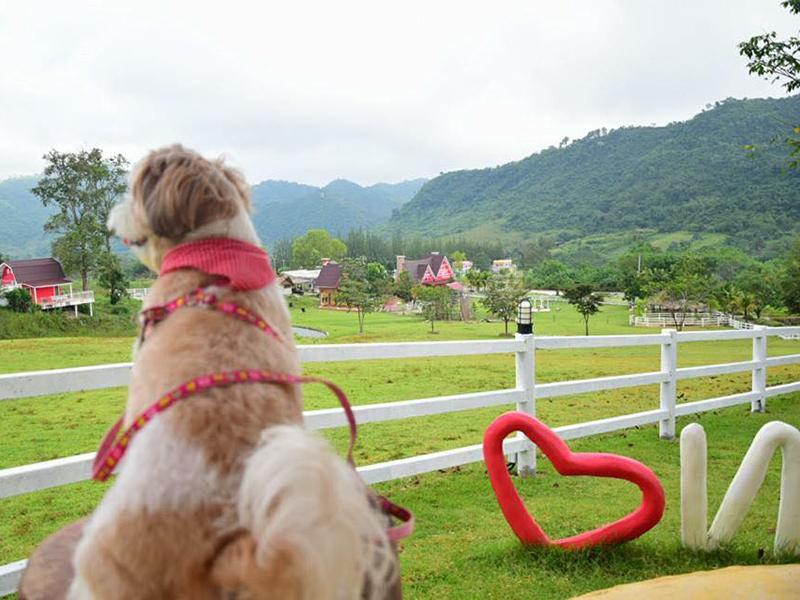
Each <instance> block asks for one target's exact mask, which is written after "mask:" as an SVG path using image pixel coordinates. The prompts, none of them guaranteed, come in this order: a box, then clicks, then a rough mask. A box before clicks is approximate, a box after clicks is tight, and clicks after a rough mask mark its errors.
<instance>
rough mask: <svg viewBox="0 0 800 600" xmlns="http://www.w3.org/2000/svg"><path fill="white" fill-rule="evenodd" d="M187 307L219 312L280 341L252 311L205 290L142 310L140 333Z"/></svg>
mask: <svg viewBox="0 0 800 600" xmlns="http://www.w3.org/2000/svg"><path fill="white" fill-rule="evenodd" d="M187 307H196V308H208V309H211V310H216V311H219V312H221V313H224V314H226V315H228V316H229V317H233V318H234V319H238V320H239V321H243V322H245V323H247V324H249V325H253V326H255V327H258V328H259V329H260V330H261V331H263V332H264V333H266V334H268V335H271V336H272V337H274V338H277V339H281V336H280V334H279V333H278V332H277V331H275V330H274V329H273V328H272V327H271V326H270V325H269V323H267V322H266V321H265V320H264V319H262V318H261V317H259V316H258V315H256V314H255V313H253V312H252V311H249V310H247V309H246V308H244V307H243V306H239V305H238V304H235V303H233V302H220V301H219V298H217V296H216V295H215V294H211V293H209V292H208V291H207V289H206V288H197V289H196V290H194V291H192V292H189V293H188V294H184V295H183V296H180V297H179V298H175V299H174V300H171V301H169V302H167V303H166V304H161V305H159V306H153V307H151V308H147V309H145V310H143V311H142V312H141V313H140V315H139V319H140V321H141V324H142V331H145V329H146V328H147V326H148V325H150V324H151V323H158V322H159V321H163V320H164V319H166V318H167V317H168V316H170V315H171V314H172V313H174V312H175V311H177V310H179V309H181V308H187Z"/></svg>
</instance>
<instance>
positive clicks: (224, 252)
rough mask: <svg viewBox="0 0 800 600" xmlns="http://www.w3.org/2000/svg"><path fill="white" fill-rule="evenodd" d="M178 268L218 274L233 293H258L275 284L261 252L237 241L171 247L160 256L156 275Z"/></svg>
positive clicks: (208, 241) (228, 240) (265, 256)
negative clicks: (256, 291) (158, 269)
mask: <svg viewBox="0 0 800 600" xmlns="http://www.w3.org/2000/svg"><path fill="white" fill-rule="evenodd" d="M179 269H196V270H198V271H202V272H203V273H207V274H208V275H218V276H219V277H220V278H222V279H224V281H222V282H220V283H223V284H225V285H227V286H229V287H231V288H232V289H234V290H236V291H250V290H260V289H261V288H264V287H266V286H268V285H269V284H270V283H272V282H273V281H275V278H276V275H275V271H273V269H272V264H271V263H270V260H269V255H268V254H267V252H266V251H265V250H263V249H262V248H259V247H257V246H253V245H252V244H248V243H247V242H242V241H241V240H234V239H231V238H209V239H205V240H198V241H196V242H187V243H185V244H181V245H180V246H175V247H174V248H172V249H171V250H170V251H169V252H167V253H166V255H165V256H164V260H163V261H162V263H161V272H160V273H159V276H161V275H166V274H167V273H172V272H173V271H177V270H179Z"/></svg>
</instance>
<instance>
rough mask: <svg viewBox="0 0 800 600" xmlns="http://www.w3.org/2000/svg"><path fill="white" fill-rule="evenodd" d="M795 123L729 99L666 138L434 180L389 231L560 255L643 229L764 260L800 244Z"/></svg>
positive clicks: (776, 105) (778, 105)
mask: <svg viewBox="0 0 800 600" xmlns="http://www.w3.org/2000/svg"><path fill="white" fill-rule="evenodd" d="M798 123H800V97H798V96H795V97H790V98H784V99H778V100H774V99H758V100H733V99H729V100H726V101H724V102H718V103H717V104H716V105H715V106H714V107H713V108H711V109H710V110H707V111H704V112H702V113H700V114H698V115H696V116H695V117H694V118H692V119H691V120H689V121H686V122H680V123H671V124H669V125H666V126H664V127H625V128H621V129H617V130H614V131H610V132H606V131H604V130H597V131H594V132H591V133H589V134H588V135H587V136H586V137H584V138H583V139H581V140H575V141H573V142H572V143H569V144H568V145H565V146H564V147H561V148H549V149H547V150H544V151H542V152H539V153H537V154H533V155H531V156H529V157H527V158H525V159H523V160H520V161H517V162H513V163H509V164H506V165H502V166H500V167H496V168H490V169H480V170H470V171H456V172H452V173H445V174H443V175H441V176H439V177H436V178H434V179H432V180H431V181H429V182H428V183H427V184H425V185H424V186H423V187H422V189H421V190H420V191H419V193H418V194H417V195H416V196H415V197H414V199H413V200H412V201H411V202H409V203H408V204H406V205H404V206H403V207H402V208H401V209H400V210H399V211H398V212H397V213H396V214H395V215H394V216H393V217H392V219H391V220H390V222H389V223H388V225H387V226H386V230H387V231H388V230H392V231H400V232H403V233H406V234H423V235H435V234H437V233H438V232H441V231H448V232H451V233H453V234H456V235H475V236H480V237H485V238H488V237H501V238H507V239H521V238H530V237H536V236H540V235H545V234H546V235H550V236H552V237H553V238H554V239H555V240H556V241H557V242H558V243H559V244H560V245H562V246H563V245H565V244H569V243H570V242H572V245H573V246H576V245H580V244H577V242H578V241H580V240H584V239H586V240H587V241H588V242H589V243H590V245H591V240H592V239H594V241H595V242H596V241H598V239H602V240H603V243H601V244H600V245H599V247H603V246H604V245H606V246H607V245H608V244H609V243H611V244H612V245H613V241H614V240H615V239H620V238H621V237H625V236H620V234H621V233H623V232H625V233H626V234H631V233H632V232H634V231H635V230H637V229H646V230H649V231H650V233H651V234H669V233H675V234H677V235H676V237H677V238H678V239H681V240H685V238H686V237H687V236H688V238H690V240H689V241H691V240H692V239H695V240H697V239H701V240H706V241H707V240H715V243H720V242H722V241H725V242H726V243H731V244H734V245H737V246H739V247H743V248H746V249H748V250H749V251H751V252H752V253H753V254H755V255H760V256H768V255H770V254H772V253H773V252H774V251H777V250H778V248H779V247H782V244H783V243H784V240H785V238H786V237H787V236H789V235H792V234H798V233H800V172H787V170H786V168H785V165H786V162H787V155H788V150H787V148H786V146H785V145H784V144H783V143H781V142H780V140H781V139H783V138H784V137H785V136H786V135H787V134H788V133H789V132H791V127H792V126H793V125H797V124H798ZM776 138H777V141H774V142H773V140H776ZM752 144H754V145H756V150H755V152H749V151H747V150H746V149H745V146H746V145H752ZM662 237H663V236H662ZM564 250H567V252H566V253H567V254H574V252H573V250H574V248H569V246H567V247H566V248H564Z"/></svg>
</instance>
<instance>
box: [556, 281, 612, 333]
mask: <svg viewBox="0 0 800 600" xmlns="http://www.w3.org/2000/svg"><path fill="white" fill-rule="evenodd" d="M564 298H566V300H567V302H569V303H570V304H572V305H573V306H575V309H576V310H577V311H578V312H579V313H580V314H581V316H582V317H583V324H584V327H585V330H586V335H589V318H590V317H591V316H592V315H594V314H596V313H598V312H600V303H601V302H602V301H603V296H601V295H600V294H598V293H596V292H595V291H594V288H593V287H592V286H591V285H588V284H585V283H583V284H579V285H576V286H574V287H571V288H568V289H566V290H564Z"/></svg>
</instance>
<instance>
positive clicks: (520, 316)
mask: <svg viewBox="0 0 800 600" xmlns="http://www.w3.org/2000/svg"><path fill="white" fill-rule="evenodd" d="M517 333H519V334H521V335H531V334H533V305H532V304H531V301H530V300H528V299H527V298H523V299H522V300H520V301H519V305H518V306H517Z"/></svg>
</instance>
